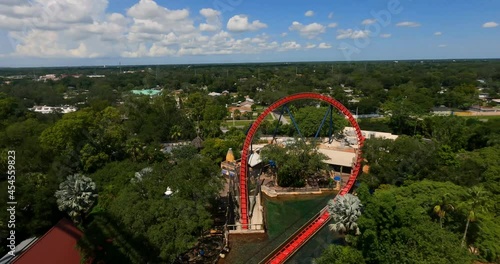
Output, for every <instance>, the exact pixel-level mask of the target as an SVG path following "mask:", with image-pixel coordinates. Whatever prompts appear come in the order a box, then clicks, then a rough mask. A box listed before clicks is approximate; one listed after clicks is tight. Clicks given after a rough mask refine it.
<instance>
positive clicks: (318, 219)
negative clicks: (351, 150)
mask: <svg viewBox="0 0 500 264" xmlns="http://www.w3.org/2000/svg"><path fill="white" fill-rule="evenodd" d="M305 99H308V100H311V99H312V100H318V101H322V102H326V103H328V104H330V106H331V107H330V109H329V112H327V113H326V115H325V117H324V118H323V121H322V123H321V125H320V129H321V126H322V125H323V123H324V121H325V119H326V117H327V116H328V115H329V114H330V115H331V113H332V108H333V107H335V108H336V109H337V110H338V111H339V112H341V113H342V114H343V115H345V116H346V118H347V120H348V121H349V123H350V125H351V126H352V127H353V128H354V130H355V134H356V138H357V142H358V148H357V155H356V158H355V160H354V161H353V166H352V170H351V174H350V176H349V180H348V181H347V183H346V184H345V185H344V186H343V188H342V189H341V190H340V191H339V193H338V195H344V194H346V193H348V192H349V191H351V189H352V187H353V186H354V184H355V181H356V177H357V176H358V174H359V172H360V169H361V161H362V156H361V148H362V146H363V143H364V140H365V138H364V137H363V134H362V132H361V129H360V128H359V125H358V123H357V122H356V119H355V118H354V117H353V115H352V114H351V112H350V111H349V110H348V109H347V108H346V107H345V106H344V105H342V104H341V103H340V102H338V101H337V100H335V99H333V98H332V97H329V96H326V95H322V94H318V93H298V94H293V95H290V96H287V97H284V98H282V99H280V100H278V101H276V102H275V103H273V104H272V105H270V106H269V107H268V108H267V109H266V110H265V111H264V112H263V113H262V114H260V115H259V117H258V118H257V119H256V120H255V121H254V122H253V124H252V125H251V126H250V128H249V130H248V132H247V136H246V138H245V142H244V144H243V150H242V154H241V164H240V166H238V167H239V173H238V174H237V176H238V177H237V178H239V205H238V206H239V223H238V226H239V228H240V231H241V233H245V231H247V230H248V231H251V230H250V229H251V223H250V222H251V213H249V193H248V180H249V173H250V172H249V158H250V155H251V154H252V140H253V137H254V135H255V134H256V132H257V129H258V128H259V126H260V124H261V123H262V122H263V121H264V119H265V118H266V116H267V115H268V114H270V113H271V112H273V111H275V110H277V109H279V108H280V107H282V113H283V112H284V110H287V109H288V108H287V104H288V103H290V102H293V101H297V100H305ZM280 118H281V116H280ZM290 118H291V120H292V122H293V123H294V125H296V124H295V121H294V120H293V116H292V115H290ZM330 122H331V121H330ZM296 128H297V129H298V127H296ZM298 132H299V135H300V131H299V130H298ZM318 132H319V129H318ZM317 135H318V133H317V134H316V136H317ZM330 135H331V124H330ZM330 141H331V136H330ZM238 167H236V168H233V170H234V169H238ZM235 184H236V183H235ZM329 220H330V214H329V213H328V211H327V210H326V207H325V208H323V209H322V210H321V211H320V212H319V213H318V214H317V215H316V216H315V217H314V218H313V219H311V220H310V221H309V222H308V223H307V224H306V225H305V226H303V227H302V228H301V229H299V230H298V231H297V232H296V233H295V234H294V235H292V237H290V238H289V239H288V240H287V241H286V242H285V243H283V244H282V245H281V246H280V247H278V248H277V249H276V250H274V251H273V252H272V253H271V254H270V255H268V257H266V258H265V259H264V260H263V261H262V262H261V263H273V264H275V263H284V262H285V261H286V260H287V259H289V258H290V257H291V256H292V255H293V254H294V253H295V252H296V251H297V250H298V249H299V248H300V247H302V246H303V245H304V244H305V243H306V242H307V241H308V240H309V239H310V238H311V237H312V236H314V234H316V233H317V232H318V231H319V230H320V229H321V228H322V227H323V226H325V225H326V224H327V223H328V221H329Z"/></svg>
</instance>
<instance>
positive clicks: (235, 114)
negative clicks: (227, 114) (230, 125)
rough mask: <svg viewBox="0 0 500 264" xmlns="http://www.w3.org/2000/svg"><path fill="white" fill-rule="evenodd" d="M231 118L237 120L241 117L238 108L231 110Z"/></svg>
mask: <svg viewBox="0 0 500 264" xmlns="http://www.w3.org/2000/svg"><path fill="white" fill-rule="evenodd" d="M233 118H234V119H237V120H239V119H240V118H241V112H240V110H238V109H236V110H234V111H233Z"/></svg>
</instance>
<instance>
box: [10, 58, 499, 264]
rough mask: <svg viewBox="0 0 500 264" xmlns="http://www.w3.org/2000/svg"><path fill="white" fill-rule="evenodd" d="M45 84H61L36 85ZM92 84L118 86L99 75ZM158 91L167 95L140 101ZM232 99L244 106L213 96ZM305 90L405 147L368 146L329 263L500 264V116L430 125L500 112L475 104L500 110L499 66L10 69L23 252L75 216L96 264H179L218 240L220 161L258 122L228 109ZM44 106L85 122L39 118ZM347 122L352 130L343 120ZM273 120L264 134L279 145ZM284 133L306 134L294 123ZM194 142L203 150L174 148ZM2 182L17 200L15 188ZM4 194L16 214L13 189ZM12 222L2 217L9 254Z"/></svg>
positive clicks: (314, 112) (317, 116) (315, 117)
mask: <svg viewBox="0 0 500 264" xmlns="http://www.w3.org/2000/svg"><path fill="white" fill-rule="evenodd" d="M45 74H56V75H57V76H58V79H57V80H47V81H37V80H35V79H38V76H40V75H45ZM95 74H98V75H105V77H103V78H90V77H88V76H87V75H95ZM79 75H81V76H79ZM149 88H163V93H162V94H161V95H159V96H156V97H152V98H150V97H149V96H133V95H132V94H131V93H130V91H131V90H133V89H149ZM478 88H480V89H478ZM223 91H228V92H229V93H230V94H232V95H234V96H216V97H213V96H209V95H208V93H210V92H219V93H220V92H223ZM306 91H315V92H319V93H324V94H328V95H330V96H332V97H334V98H336V99H337V100H339V101H340V102H341V103H343V104H344V105H346V106H347V107H348V108H349V109H350V110H351V111H352V112H353V113H356V112H357V113H359V114H375V113H376V114H380V115H382V116H383V117H380V118H374V119H360V125H361V127H362V129H367V130H378V131H388V132H392V133H394V134H398V135H400V136H399V138H398V139H396V140H385V139H367V141H366V143H365V146H364V158H365V165H368V166H369V172H368V173H363V174H362V175H360V177H358V179H359V183H360V185H359V187H358V188H357V190H356V193H357V196H358V197H359V199H360V202H361V204H362V207H361V208H362V209H361V215H360V217H359V219H358V221H357V225H358V226H359V231H360V234H359V235H355V234H354V232H352V230H351V231H349V230H346V231H345V232H344V234H343V237H342V241H341V242H339V244H336V245H332V246H331V247H330V248H328V249H327V250H326V251H325V253H324V255H323V256H322V257H321V258H319V259H317V263H341V262H342V263H343V264H347V263H363V262H365V263H471V262H472V261H473V260H479V261H483V262H497V263H500V246H499V245H500V244H499V243H498V241H500V217H499V214H500V207H499V206H498V201H499V200H500V159H499V158H498V157H500V118H476V117H458V116H443V117H439V116H432V115H431V114H430V111H431V108H433V107H435V106H441V105H444V106H446V107H449V108H451V109H453V110H457V111H461V110H466V109H468V108H469V107H470V106H472V105H483V106H493V103H492V102H489V101H482V100H479V99H478V95H479V93H484V94H487V97H488V98H500V61H495V60H488V61H400V62H394V61H387V62H355V63H354V62H350V63H293V64H248V65H247V64H236V65H190V66H189V65H176V66H156V65H155V66H121V67H117V66H113V67H105V68H104V67H99V68H97V67H92V68H53V69H51V68H37V69H6V68H5V69H0V170H1V171H4V172H7V171H11V170H12V169H14V167H15V176H16V177H15V186H16V188H15V197H16V201H17V208H18V210H17V211H16V237H17V240H18V241H19V242H20V241H22V240H23V239H26V238H29V237H32V236H39V235H42V234H43V233H45V232H46V231H47V230H48V229H49V228H50V227H52V226H53V225H54V224H55V223H57V221H58V220H59V219H61V218H62V217H68V218H71V219H72V220H73V221H74V222H75V223H76V224H77V225H78V226H79V227H80V228H81V229H82V230H83V231H84V233H85V236H84V238H83V239H82V241H80V244H79V247H80V248H81V250H82V252H83V254H84V255H85V256H86V257H87V258H89V259H90V258H92V259H94V260H95V262H96V263H97V261H103V262H104V263H146V262H155V263H171V262H173V261H174V260H175V259H176V258H177V257H178V256H179V255H180V254H183V253H184V252H186V251H188V250H189V249H191V248H192V247H193V245H194V244H195V243H196V241H197V240H198V239H199V238H200V237H201V236H202V235H203V234H205V233H206V232H207V231H209V230H210V228H211V227H213V217H212V214H213V211H214V209H215V208H216V199H217V197H218V193H219V191H220V190H221V188H222V178H221V175H220V171H219V167H218V166H219V163H220V162H221V161H222V159H223V158H224V157H225V154H226V152H227V150H228V149H229V148H232V149H233V150H234V149H236V150H239V149H241V148H242V143H243V140H244V138H245V133H246V131H247V128H248V125H245V126H243V127H232V128H228V129H227V130H228V131H224V132H225V133H224V132H223V130H222V129H221V128H225V127H226V126H227V124H226V121H227V120H228V119H231V118H230V113H229V111H228V110H227V106H228V105H233V104H236V103H238V102H241V101H244V100H245V96H247V97H248V98H252V99H253V100H254V101H255V102H256V105H259V107H265V106H267V105H269V104H271V103H272V102H274V101H276V100H277V99H279V98H281V97H283V96H286V95H288V94H292V93H297V92H306ZM317 104H318V103H317V102H310V101H304V102H300V103H297V104H294V105H293V106H290V109H291V111H292V112H293V114H294V115H295V116H296V118H297V120H298V123H299V126H301V130H302V131H304V133H305V136H306V137H309V136H311V135H313V134H314V131H315V130H314V129H315V128H312V127H308V124H310V123H313V124H319V123H320V122H321V119H322V118H323V114H324V111H323V110H324V109H323V108H321V107H319V108H318V107H317V106H318V105H317ZM34 105H50V106H59V105H74V106H77V107H78V109H79V110H78V111H76V112H72V113H67V114H62V113H52V114H40V113H36V112H33V111H30V110H29V108H31V107H33V106H34ZM318 109H319V110H318ZM255 111H256V112H257V113H259V111H262V108H256V109H255ZM309 113H310V114H309ZM250 117H251V116H250ZM336 120H337V122H336V124H338V127H336V130H337V131H340V130H341V128H342V127H343V126H344V125H345V121H344V120H342V119H338V118H337V119H336ZM276 122H277V121H270V120H267V121H266V122H265V123H264V124H263V125H262V126H261V130H260V132H259V135H265V134H272V133H274V132H275V127H276ZM343 122H344V123H343ZM276 133H278V134H282V135H289V136H294V135H296V134H295V133H296V132H295V130H294V129H293V127H292V125H282V126H280V127H279V129H278V130H276ZM197 136H199V137H201V138H202V139H203V146H202V147H201V148H200V147H196V146H193V145H191V144H187V145H183V146H182V147H179V148H174V149H172V150H170V149H166V147H165V145H166V144H167V143H178V142H191V141H192V140H193V139H194V138H196V137H197ZM8 151H15V166H14V167H9V163H8V155H9V154H8V153H9V152H8ZM235 154H236V156H238V155H239V153H238V152H237V151H236V152H235ZM285 158H286V157H285ZM11 166H13V165H11ZM299 171H300V169H299ZM282 173H283V172H282ZM294 173H295V172H294ZM297 174H300V173H297ZM0 177H1V178H0V189H2V190H7V186H8V185H9V180H10V179H9V178H8V177H7V175H6V174H2V175H1V176H0ZM297 177H300V175H299V176H297ZM292 182H293V181H292ZM75 183H79V184H75ZM75 186H78V187H75ZM75 188H76V189H75ZM167 188H168V189H171V190H173V191H174V195H172V196H166V195H165V191H166V190H167ZM81 193H84V194H85V195H86V196H85V197H86V198H85V199H79V200H78V201H79V202H78V203H74V202H72V201H73V200H74V199H75V195H78V194H81ZM0 197H1V199H0V202H1V203H3V204H6V203H7V199H8V197H7V192H4V195H2V196H0ZM8 219H9V218H8V212H7V211H5V210H4V211H1V212H0V222H1V223H2V224H1V229H0V238H1V240H2V241H5V239H6V238H7V236H8V230H9V229H8V228H7V220H8ZM110 237H112V238H113V241H112V242H109V238H110ZM6 250H7V248H5V247H2V248H0V254H5V253H6Z"/></svg>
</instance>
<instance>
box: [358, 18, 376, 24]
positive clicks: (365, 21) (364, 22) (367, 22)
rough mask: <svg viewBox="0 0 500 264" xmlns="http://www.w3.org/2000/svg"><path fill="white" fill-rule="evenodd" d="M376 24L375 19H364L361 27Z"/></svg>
mask: <svg viewBox="0 0 500 264" xmlns="http://www.w3.org/2000/svg"><path fill="white" fill-rule="evenodd" d="M376 22H377V20H376V19H365V20H363V22H361V24H362V25H371V24H375V23H376Z"/></svg>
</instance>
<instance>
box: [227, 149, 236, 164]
mask: <svg viewBox="0 0 500 264" xmlns="http://www.w3.org/2000/svg"><path fill="white" fill-rule="evenodd" d="M234 160H235V159H234V153H233V150H232V149H231V148H229V150H228V151H227V154H226V161H227V162H234Z"/></svg>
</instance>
